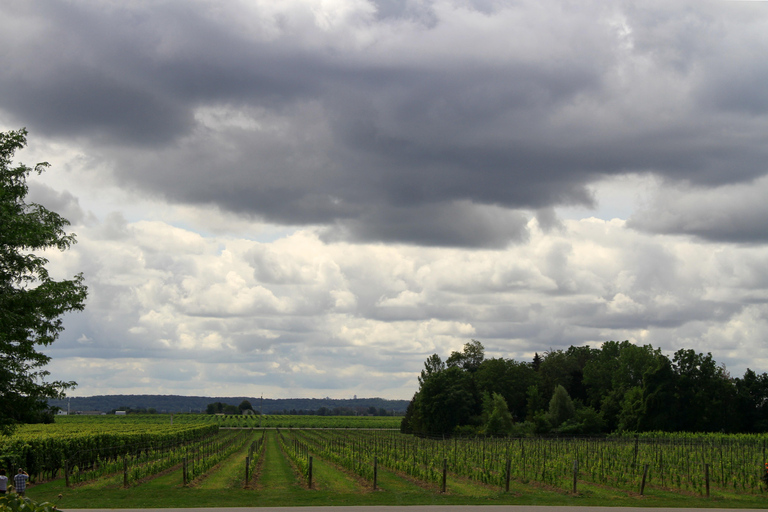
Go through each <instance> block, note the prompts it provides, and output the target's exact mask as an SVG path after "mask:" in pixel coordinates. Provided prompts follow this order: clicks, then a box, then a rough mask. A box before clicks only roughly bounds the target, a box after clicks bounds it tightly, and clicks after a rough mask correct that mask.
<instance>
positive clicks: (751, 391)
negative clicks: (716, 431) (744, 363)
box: [734, 368, 768, 432]
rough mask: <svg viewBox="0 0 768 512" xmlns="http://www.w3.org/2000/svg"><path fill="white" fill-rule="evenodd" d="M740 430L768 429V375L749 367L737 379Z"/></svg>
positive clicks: (762, 430)
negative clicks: (742, 375) (758, 373)
mask: <svg viewBox="0 0 768 512" xmlns="http://www.w3.org/2000/svg"><path fill="white" fill-rule="evenodd" d="M734 384H735V386H736V407H737V409H738V413H737V416H738V418H739V420H740V422H739V425H738V428H737V431H739V432H766V431H768V375H766V374H765V373H762V374H760V375H757V374H756V373H755V372H754V371H752V370H751V369H749V368H747V371H746V372H744V377H742V378H741V379H735V382H734Z"/></svg>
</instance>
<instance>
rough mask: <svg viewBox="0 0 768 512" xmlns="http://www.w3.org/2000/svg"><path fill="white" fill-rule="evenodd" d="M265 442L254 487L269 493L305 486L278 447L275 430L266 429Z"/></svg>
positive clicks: (292, 490)
mask: <svg viewBox="0 0 768 512" xmlns="http://www.w3.org/2000/svg"><path fill="white" fill-rule="evenodd" d="M265 443H266V448H265V450H264V455H263V457H264V461H263V463H262V465H261V471H260V472H259V474H258V475H257V480H256V488H257V489H259V491H261V492H264V493H267V494H269V493H285V492H286V491H290V492H295V491H297V490H300V489H302V488H303V487H305V486H304V485H302V484H300V483H299V479H298V475H297V474H296V472H295V471H294V469H293V467H292V466H291V464H290V462H288V458H287V457H286V456H285V455H284V454H283V451H282V450H281V449H280V443H278V441H277V432H276V431H274V430H270V431H268V432H267V434H266V439H265Z"/></svg>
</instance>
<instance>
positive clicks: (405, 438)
mask: <svg viewBox="0 0 768 512" xmlns="http://www.w3.org/2000/svg"><path fill="white" fill-rule="evenodd" d="M194 418H195V417H194V416H193V415H176V416H174V418H173V424H171V421H170V417H169V416H159V415H152V416H145V417H141V418H137V417H128V416H125V417H115V416H109V417H107V416H101V417H93V418H82V417H81V418H77V417H69V418H64V419H63V420H61V421H59V420H57V423H56V424H54V425H36V426H25V427H22V428H20V429H19V430H18V431H17V432H16V434H14V435H13V436H11V437H0V467H2V468H5V469H6V471H8V470H10V471H12V472H14V469H15V468H17V467H24V468H25V469H26V470H27V471H28V472H29V473H30V475H31V477H32V485H31V488H30V494H31V495H34V493H35V492H39V493H40V495H41V496H44V497H45V496H50V495H55V494H54V493H62V492H63V493H64V494H66V495H67V496H71V498H70V499H77V496H78V495H80V494H82V495H85V494H87V493H88V492H89V490H90V491H93V490H99V492H100V493H104V492H119V491H122V490H126V489H129V490H132V492H133V494H136V493H139V492H140V491H141V490H142V489H153V490H154V491H153V492H156V490H157V489H159V488H162V489H167V490H173V491H174V492H178V493H184V492H190V491H191V490H192V489H197V490H200V489H205V488H207V487H211V486H214V487H215V485H214V484H213V483H212V482H215V481H218V480H221V481H223V482H225V483H223V484H216V485H223V486H224V487H225V488H228V489H231V490H233V493H234V491H235V490H236V491H237V493H250V494H251V495H258V496H266V495H267V494H268V493H269V492H270V491H271V489H272V488H273V487H274V488H278V487H280V486H279V485H276V484H271V483H267V481H268V479H269V478H270V475H271V473H270V470H269V468H270V467H271V465H272V464H285V465H287V466H288V467H290V468H291V469H290V471H289V473H290V476H289V477H283V478H284V479H286V478H287V479H288V480H289V481H290V482H289V483H290V485H288V484H285V485H287V487H285V488H289V489H293V491H292V492H297V491H296V489H303V491H302V492H308V491H317V493H316V494H318V495H319V494H321V491H322V490H323V489H326V490H328V489H330V488H333V487H334V485H337V484H334V483H333V482H336V481H337V480H338V479H339V478H342V479H347V480H350V481H351V482H352V483H351V484H349V485H351V486H352V487H353V488H354V489H356V490H355V491H354V493H355V495H356V496H358V497H359V498H360V499H379V500H381V499H384V497H385V496H386V495H387V493H389V494H390V495H391V496H396V495H397V496H401V495H400V494H398V493H405V494H404V495H407V493H406V491H404V490H403V489H405V488H409V489H410V491H408V492H412V493H415V494H414V495H418V496H422V498H420V499H421V500H422V501H421V502H427V503H432V502H434V501H430V500H434V499H439V498H438V497H442V496H446V497H448V496H452V497H453V498H454V499H456V498H458V497H464V498H472V497H477V496H485V497H486V498H485V499H491V498H492V499H495V500H502V501H500V502H502V503H504V502H506V501H504V500H514V499H517V498H519V497H520V496H521V495H525V494H526V493H529V492H546V493H549V494H551V495H553V496H559V497H560V498H567V497H578V496H582V497H583V496H587V497H588V496H591V495H596V494H601V493H602V494H604V493H606V492H607V493H613V494H615V495H617V496H624V497H633V499H645V500H648V499H651V500H653V499H655V498H658V499H661V498H665V499H670V496H673V497H676V498H675V499H677V498H679V499H693V498H701V499H704V498H707V497H708V498H710V499H713V500H721V501H723V500H725V501H728V502H731V501H734V500H735V502H738V501H739V500H744V499H759V500H760V502H759V503H760V504H759V505H758V506H761V504H762V500H763V499H764V497H765V484H764V482H763V477H764V475H765V469H764V467H765V461H766V442H767V441H768V436H765V435H719V434H704V435H671V434H661V433H658V434H643V435H640V436H634V435H633V436H625V437H620V436H617V437H608V438H583V439H579V438H575V439H564V438H515V439H512V438H472V439H462V438H451V439H429V438H419V437H414V436H409V435H403V434H400V433H399V431H397V430H394V429H383V428H380V427H377V426H375V425H377V424H376V423H375V422H373V421H371V422H370V424H368V425H366V428H359V427H358V428H340V427H338V426H337V427H333V426H332V424H333V423H334V422H337V424H338V423H342V422H343V421H349V419H350V418H348V417H345V418H323V417H304V418H302V419H304V420H305V421H306V422H307V424H310V423H311V422H312V421H315V420H316V421H318V423H316V424H314V425H312V426H306V427H301V428H288V427H280V428H273V427H267V428H256V427H255V423H256V422H258V421H259V419H258V418H255V419H254V418H247V420H246V422H247V424H237V423H242V419H241V418H237V417H235V418H228V417H213V418H211V417H204V416H197V419H198V421H197V422H196V421H193V419H194ZM318 418H322V420H318ZM290 419H291V421H293V420H295V419H296V417H290ZM368 419H370V420H378V418H372V417H371V418H368ZM200 420H204V421H200ZM271 421H274V422H275V423H279V422H280V421H284V418H270V417H269V416H265V417H263V418H261V422H262V425H263V426H265V425H269V422H271ZM326 421H327V423H328V425H323V422H326ZM236 427H240V428H236ZM11 474H12V473H11ZM334 475H335V476H334ZM339 475H341V476H339ZM372 491H383V494H382V492H376V493H373V496H376V498H363V497H364V496H366V495H370V494H371V493H372ZM237 493H234V494H237ZM234 494H233V495H234ZM427 496H432V497H434V498H427ZM379 497H381V498H379ZM516 497H517V498H516ZM398 499H401V498H400V497H399V498H398ZM424 500H426V501H424ZM749 503H750V506H753V507H754V506H755V504H754V503H753V502H749ZM678 506H680V505H678Z"/></svg>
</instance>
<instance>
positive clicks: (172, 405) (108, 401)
mask: <svg viewBox="0 0 768 512" xmlns="http://www.w3.org/2000/svg"><path fill="white" fill-rule="evenodd" d="M243 400H248V401H249V402H250V403H251V405H252V406H253V408H254V409H256V410H259V409H262V411H263V412H264V414H281V413H283V412H286V411H287V412H288V413H292V414H301V413H304V414H306V413H307V412H308V411H318V410H319V409H320V408H322V407H325V408H326V409H329V410H333V409H336V408H343V409H354V410H356V411H358V412H360V413H365V411H367V410H368V409H369V408H370V407H373V408H375V409H376V410H377V411H378V410H380V409H384V410H385V411H387V412H388V413H392V412H394V414H396V415H401V414H403V413H405V409H406V407H408V400H385V399H383V398H352V399H349V400H337V399H332V398H264V399H263V401H262V399H261V398H258V397H256V398H254V397H244V396H238V397H209V396H180V395H99V396H83V397H71V398H65V399H63V400H49V401H48V403H49V404H50V405H52V406H54V407H59V408H61V409H62V410H64V411H66V410H67V409H69V411H70V412H73V413H74V412H76V411H101V412H110V411H114V410H119V409H124V408H131V409H150V408H152V409H155V410H156V411H157V412H159V413H170V412H205V408H206V407H207V406H208V404H211V403H214V402H221V403H224V404H231V405H239V404H240V403H241V402H242V401H243Z"/></svg>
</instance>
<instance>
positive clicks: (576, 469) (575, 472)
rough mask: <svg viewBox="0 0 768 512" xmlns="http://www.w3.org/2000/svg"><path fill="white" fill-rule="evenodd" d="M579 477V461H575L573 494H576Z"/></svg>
mask: <svg viewBox="0 0 768 512" xmlns="http://www.w3.org/2000/svg"><path fill="white" fill-rule="evenodd" d="M578 476H579V461H578V460H574V461H573V494H576V479H577V477H578Z"/></svg>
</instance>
